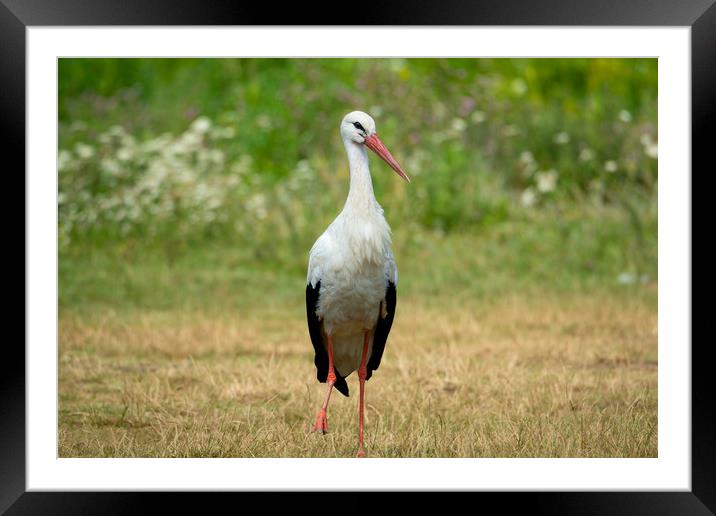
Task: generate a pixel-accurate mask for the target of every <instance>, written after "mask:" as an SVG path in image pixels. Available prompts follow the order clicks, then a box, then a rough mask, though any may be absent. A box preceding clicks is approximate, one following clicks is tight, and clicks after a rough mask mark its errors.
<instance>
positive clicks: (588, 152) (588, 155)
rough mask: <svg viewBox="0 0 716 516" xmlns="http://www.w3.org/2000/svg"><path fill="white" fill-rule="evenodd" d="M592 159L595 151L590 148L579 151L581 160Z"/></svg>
mask: <svg viewBox="0 0 716 516" xmlns="http://www.w3.org/2000/svg"><path fill="white" fill-rule="evenodd" d="M592 159H594V151H593V150H592V149H590V148H584V149H582V151H581V152H580V153H579V160H580V161H591V160H592Z"/></svg>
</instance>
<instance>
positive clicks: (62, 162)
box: [57, 149, 72, 170]
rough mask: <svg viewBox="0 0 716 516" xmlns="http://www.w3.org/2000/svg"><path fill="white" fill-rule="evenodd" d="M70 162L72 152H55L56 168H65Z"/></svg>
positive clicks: (68, 166)
mask: <svg viewBox="0 0 716 516" xmlns="http://www.w3.org/2000/svg"><path fill="white" fill-rule="evenodd" d="M71 164H72V153H71V152H70V151H68V150H64V149H63V150H61V151H60V152H59V153H58V154H57V168H58V170H67V169H68V168H70V165H71Z"/></svg>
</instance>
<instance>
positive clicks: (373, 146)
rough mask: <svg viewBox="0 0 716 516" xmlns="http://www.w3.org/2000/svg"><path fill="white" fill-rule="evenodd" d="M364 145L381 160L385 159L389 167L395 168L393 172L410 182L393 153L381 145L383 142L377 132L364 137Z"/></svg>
mask: <svg viewBox="0 0 716 516" xmlns="http://www.w3.org/2000/svg"><path fill="white" fill-rule="evenodd" d="M364 143H365V146H366V147H368V148H369V149H370V150H372V151H373V152H375V153H376V154H377V155H378V156H380V157H381V158H383V161H385V162H386V163H387V164H388V165H390V168H392V169H393V170H395V172H396V173H397V174H398V175H399V176H400V177H402V178H403V179H405V180H406V181H407V182H408V183H410V178H409V177H408V174H406V173H405V171H404V170H403V167H401V166H400V163H398V162H397V161H396V160H395V158H394V157H393V155H392V154H391V153H390V151H389V150H388V149H387V148H386V147H385V145H383V142H382V141H380V138H378V135H377V134H373V135H371V136H368V137H367V138H366V139H365V142H364Z"/></svg>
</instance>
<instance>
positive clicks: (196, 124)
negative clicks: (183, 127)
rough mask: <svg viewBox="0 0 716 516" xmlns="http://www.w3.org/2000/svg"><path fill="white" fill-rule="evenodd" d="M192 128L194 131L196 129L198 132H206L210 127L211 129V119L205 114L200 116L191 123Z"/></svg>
mask: <svg viewBox="0 0 716 516" xmlns="http://www.w3.org/2000/svg"><path fill="white" fill-rule="evenodd" d="M190 128H191V130H192V131H194V132H196V133H199V134H204V133H205V132H207V131H208V130H209V129H211V120H209V119H208V118H207V117H205V116H200V117H199V118H197V119H196V120H194V121H193V122H192V123H191V127H190Z"/></svg>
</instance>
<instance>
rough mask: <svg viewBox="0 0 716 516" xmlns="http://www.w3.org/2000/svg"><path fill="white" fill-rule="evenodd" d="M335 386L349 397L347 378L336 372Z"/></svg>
mask: <svg viewBox="0 0 716 516" xmlns="http://www.w3.org/2000/svg"><path fill="white" fill-rule="evenodd" d="M333 386H334V387H335V388H336V389H338V392H340V393H341V394H343V396H345V397H348V384H347V383H346V379H345V378H344V377H342V376H341V375H339V374H336V383H335V384H334V385H333Z"/></svg>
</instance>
